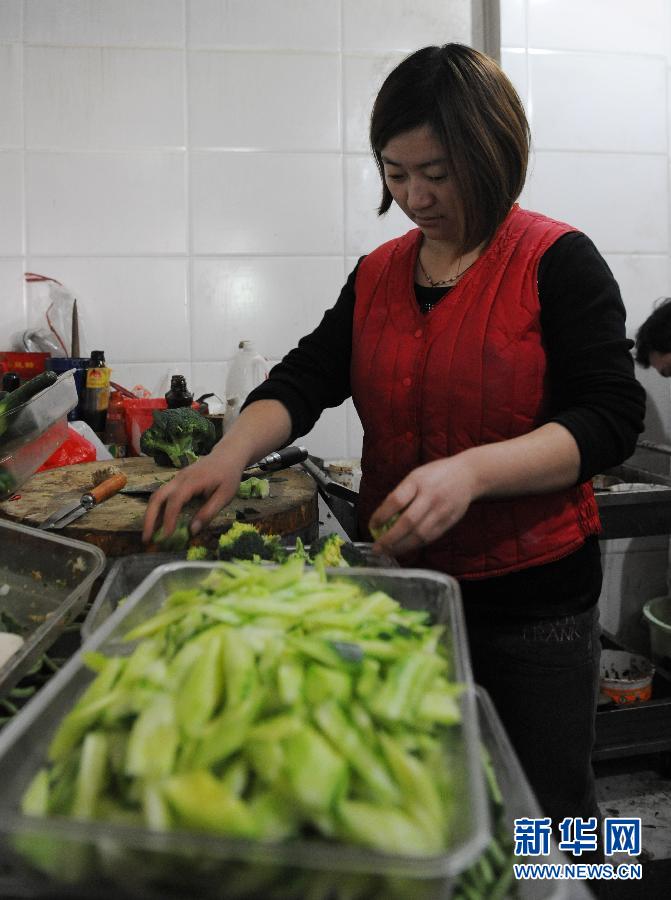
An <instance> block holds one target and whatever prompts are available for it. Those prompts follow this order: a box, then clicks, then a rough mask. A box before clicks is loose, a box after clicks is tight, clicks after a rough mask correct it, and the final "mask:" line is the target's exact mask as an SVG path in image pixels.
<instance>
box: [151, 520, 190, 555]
mask: <svg viewBox="0 0 671 900" xmlns="http://www.w3.org/2000/svg"><path fill="white" fill-rule="evenodd" d="M151 539H152V542H153V543H154V544H156V546H157V547H158V549H159V550H162V551H163V552H165V553H171V552H175V553H178V552H180V551H181V550H186V548H187V547H188V546H189V541H190V540H191V532H190V531H189V523H188V522H186V521H179V522H178V523H177V525H176V526H175V530H174V531H173V533H172V534H170V535H168V536H166V535H165V534H164V533H163V526H162V525H161V526H160V527H159V528H158V529H157V530H156V531H155V532H154V534H153V535H152V538H151Z"/></svg>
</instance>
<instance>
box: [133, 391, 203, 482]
mask: <svg viewBox="0 0 671 900" xmlns="http://www.w3.org/2000/svg"><path fill="white" fill-rule="evenodd" d="M215 443H216V438H215V432H214V425H213V424H212V422H210V420H209V419H206V418H205V416H201V414H200V413H199V412H198V411H197V410H195V409H192V408H191V407H190V406H183V407H181V408H180V409H156V410H154V413H153V422H152V424H151V425H150V427H149V428H148V429H147V430H146V431H144V432H143V433H142V437H141V438H140V450H142V452H143V453H146V454H147V456H153V458H154V462H155V463H156V465H158V466H174V467H175V468H176V469H182V468H184V467H185V466H188V465H190V464H191V463H192V462H195V461H196V460H197V459H198V457H199V456H205V454H207V453H209V452H210V450H211V449H212V447H214V445H215Z"/></svg>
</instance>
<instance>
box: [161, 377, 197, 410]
mask: <svg viewBox="0 0 671 900" xmlns="http://www.w3.org/2000/svg"><path fill="white" fill-rule="evenodd" d="M165 402H166V403H167V404H168V409H179V407H180V406H191V404H192V403H193V394H192V393H191V391H189V389H188V388H187V386H186V378H185V377H184V376H183V375H173V376H172V377H171V378H170V390H169V391H168V393H167V394H166V395H165Z"/></svg>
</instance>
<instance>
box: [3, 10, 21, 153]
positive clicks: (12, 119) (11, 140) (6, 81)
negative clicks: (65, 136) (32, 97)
mask: <svg viewBox="0 0 671 900" xmlns="http://www.w3.org/2000/svg"><path fill="white" fill-rule="evenodd" d="M1 28H2V24H1V20H0V40H2V31H1ZM22 53H23V48H22V47H21V45H20V44H4V45H2V44H0V147H21V146H22V144H23V131H22V122H21V66H22Z"/></svg>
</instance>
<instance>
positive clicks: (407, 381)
mask: <svg viewBox="0 0 671 900" xmlns="http://www.w3.org/2000/svg"><path fill="white" fill-rule="evenodd" d="M411 384H412V378H404V379H403V385H404V387H410V385H411Z"/></svg>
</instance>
